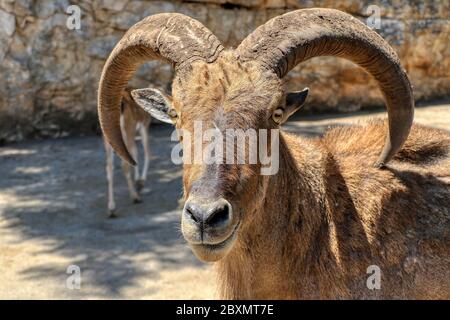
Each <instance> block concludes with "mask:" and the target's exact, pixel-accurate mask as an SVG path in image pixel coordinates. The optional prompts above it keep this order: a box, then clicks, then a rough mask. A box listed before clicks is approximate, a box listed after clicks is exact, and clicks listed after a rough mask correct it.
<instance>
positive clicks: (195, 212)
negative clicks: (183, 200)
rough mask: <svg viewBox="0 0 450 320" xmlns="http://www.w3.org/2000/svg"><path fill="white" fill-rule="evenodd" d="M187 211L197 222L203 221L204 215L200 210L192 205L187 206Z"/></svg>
mask: <svg viewBox="0 0 450 320" xmlns="http://www.w3.org/2000/svg"><path fill="white" fill-rule="evenodd" d="M185 210H186V213H187V214H188V215H189V217H190V218H191V219H192V220H194V222H195V223H200V222H201V221H202V215H201V213H199V210H198V209H197V208H195V207H194V206H192V205H187V206H186V209H185Z"/></svg>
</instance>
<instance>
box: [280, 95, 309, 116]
mask: <svg viewBox="0 0 450 320" xmlns="http://www.w3.org/2000/svg"><path fill="white" fill-rule="evenodd" d="M308 91H309V88H305V89H303V90H301V91H294V92H289V93H288V94H287V95H286V108H285V110H284V112H285V117H286V119H285V121H286V120H287V118H289V117H290V116H291V115H293V114H294V113H295V112H297V111H298V110H299V109H300V108H301V107H302V106H303V104H304V103H305V101H306V97H307V96H308Z"/></svg>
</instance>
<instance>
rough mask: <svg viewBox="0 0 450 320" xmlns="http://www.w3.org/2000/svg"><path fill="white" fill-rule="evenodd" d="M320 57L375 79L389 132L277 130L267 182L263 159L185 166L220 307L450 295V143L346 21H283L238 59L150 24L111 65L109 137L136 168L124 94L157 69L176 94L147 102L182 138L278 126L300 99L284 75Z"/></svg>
mask: <svg viewBox="0 0 450 320" xmlns="http://www.w3.org/2000/svg"><path fill="white" fill-rule="evenodd" d="M317 56H336V57H342V58H346V59H348V60H350V61H353V62H354V63H356V64H358V65H359V66H361V67H362V68H363V69H365V70H366V71H367V72H368V73H369V74H371V75H372V76H373V77H374V78H375V79H376V81H377V82H378V84H379V87H380V89H381V91H382V93H383V95H384V97H385V101H386V105H387V112H388V120H387V121H386V122H385V121H370V122H368V123H365V124H361V125H355V126H351V127H345V128H337V129H333V130H331V131H328V132H327V133H326V134H325V136H323V137H322V138H316V139H307V138H303V137H300V136H295V135H291V134H287V133H284V132H282V130H281V133H280V134H279V150H278V152H279V170H278V173H276V174H273V175H261V174H260V168H261V163H259V162H258V163H256V164H248V163H247V164H195V163H194V164H189V163H184V164H183V187H184V200H185V205H184V209H183V212H182V217H181V227H182V232H183V235H184V238H185V239H186V240H187V242H188V244H189V245H190V247H191V248H192V250H193V252H194V253H195V254H196V255H197V256H198V257H199V258H200V259H201V260H203V261H216V264H217V268H218V276H219V281H220V288H221V290H220V292H221V297H222V298H252V299H259V298H283V299H305V298H322V299H325V298H447V299H448V298H450V269H449V265H450V264H449V263H450V248H449V246H450V225H449V223H450V181H449V179H450V155H449V152H450V134H448V133H447V132H444V131H439V130H435V129H431V128H426V127H423V126H420V125H416V124H414V125H413V109H414V99H413V93H412V88H411V85H410V82H409V80H408V77H407V75H406V73H405V71H404V69H403V68H402V67H401V65H400V62H399V59H398V57H397V55H396V54H395V52H394V50H393V49H392V48H391V47H390V46H389V45H388V44H387V42H385V41H384V40H383V39H382V38H381V37H380V36H379V35H378V34H377V33H376V32H375V31H372V30H371V29H369V28H368V27H366V26H365V25H364V24H363V23H361V22H360V21H359V20H357V19H355V18H353V17H352V16H350V15H348V14H346V13H343V12H340V11H337V10H332V9H305V10H298V11H293V12H290V13H286V14H284V15H281V16H278V17H275V18H273V19H272V20H270V21H268V22H267V23H266V24H264V25H262V26H260V27H259V28H257V29H256V30H255V31H254V32H253V33H251V34H250V35H249V36H248V37H247V38H246V39H244V40H243V42H242V43H241V44H240V45H239V46H238V47H237V48H236V49H235V50H232V49H225V48H224V47H223V46H222V45H221V43H220V42H219V40H218V39H217V38H216V37H215V36H214V35H213V34H212V33H211V32H210V31H209V30H208V29H206V28H205V27H204V26H203V25H201V24H200V23H199V22H197V21H195V20H193V19H191V18H189V17H187V16H184V15H181V14H174V13H170V14H158V15H154V16H150V17H147V18H146V19H144V20H142V21H140V22H139V23H137V24H136V25H134V26H133V27H132V28H130V29H129V30H128V32H127V33H126V34H125V35H124V37H123V38H122V39H121V40H120V42H119V43H118V44H117V46H116V47H115V48H114V50H113V52H112V53H111V55H110V57H109V58H108V60H107V62H106V64H105V66H104V69H103V73H102V77H101V80H100V88H99V101H98V106H99V110H98V111H99V118H100V122H101V126H102V129H103V132H104V135H105V137H106V139H107V140H108V141H109V142H110V143H111V145H112V146H113V148H114V150H115V151H116V152H117V153H118V154H119V155H120V156H121V157H122V158H123V159H125V160H126V161H128V162H129V163H131V164H134V160H133V158H132V157H131V156H130V154H129V153H128V151H127V148H126V146H125V144H124V142H123V139H122V134H121V131H120V123H119V117H120V100H121V96H120V92H121V90H122V88H123V87H125V86H126V84H127V82H128V80H129V79H130V78H131V77H132V75H133V73H134V71H135V70H136V68H137V67H138V66H139V65H140V64H141V63H143V62H144V61H147V60H154V59H160V60H164V61H166V62H169V63H171V64H172V65H173V66H174V67H175V70H176V73H175V76H174V80H173V87H172V97H170V96H168V95H165V94H163V93H162V92H160V91H157V90H153V89H139V90H136V91H133V92H132V95H133V97H134V98H135V100H136V102H137V103H138V104H139V105H141V106H142V107H143V108H144V109H145V110H147V111H148V112H150V113H152V114H155V115H156V117H159V118H163V119H164V120H165V121H168V122H171V123H173V124H174V125H175V127H176V128H178V129H184V130H188V131H191V132H192V131H193V129H194V122H195V121H202V124H203V130H207V129H210V128H215V129H216V130H219V131H220V132H224V131H226V129H229V128H233V129H242V130H247V129H256V130H260V129H278V128H279V127H280V125H281V124H282V123H283V122H285V121H286V120H287V118H288V117H289V116H290V115H291V114H293V113H294V112H295V111H296V110H297V109H298V108H299V107H300V106H301V105H302V103H303V101H304V99H305V96H306V94H307V90H303V91H300V92H297V93H291V94H286V93H285V89H284V87H285V76H286V74H287V73H288V72H289V71H290V70H291V69H292V68H294V67H295V66H296V65H298V64H299V63H301V62H302V61H305V60H308V59H310V58H313V57H317ZM270 132H272V131H270ZM272 135H273V134H271V136H269V139H268V141H269V140H270V139H271V138H272ZM383 145H384V146H383ZM372 266H376V267H375V268H374V267H372ZM372 269H373V270H378V271H380V272H381V274H380V278H379V280H380V281H381V282H380V283H379V290H378V289H377V288H375V289H374V290H371V289H373V288H372V287H371V286H368V285H367V280H368V277H369V276H370V274H367V271H368V270H369V271H370V270H372ZM369 280H370V279H369ZM376 287H378V286H376Z"/></svg>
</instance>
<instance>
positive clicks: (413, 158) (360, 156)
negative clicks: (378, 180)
mask: <svg viewBox="0 0 450 320" xmlns="http://www.w3.org/2000/svg"><path fill="white" fill-rule="evenodd" d="M387 131H388V126H387V121H384V120H371V121H367V122H364V123H363V122H361V123H357V124H354V125H350V126H342V127H336V128H332V129H330V130H328V131H327V132H326V133H325V135H324V137H323V138H322V142H323V144H324V145H325V146H326V148H327V150H328V151H329V152H330V154H331V155H332V156H333V157H334V158H335V159H336V160H337V161H339V162H341V161H345V160H350V159H352V161H356V162H358V163H362V164H370V163H374V162H375V161H376V159H377V157H378V156H379V154H380V153H381V150H382V149H383V146H384V143H385V139H386V134H387ZM391 163H393V164H395V163H397V164H405V165H406V164H410V165H412V166H419V167H426V166H434V165H436V164H439V165H440V166H444V167H445V166H450V133H449V132H447V131H444V130H439V129H434V128H430V127H426V126H422V125H419V124H414V125H413V126H412V128H411V132H410V134H409V136H408V139H407V140H406V142H405V144H404V146H403V147H402V149H401V150H400V151H399V152H398V153H397V155H396V156H395V157H394V159H393V160H392V161H391ZM449 169H450V167H449Z"/></svg>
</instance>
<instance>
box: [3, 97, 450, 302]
mask: <svg viewBox="0 0 450 320" xmlns="http://www.w3.org/2000/svg"><path fill="white" fill-rule="evenodd" d="M384 116H385V113H384V112H376V113H370V114H368V113H358V114H352V115H334V116H333V115H332V116H321V117H308V118H303V119H298V120H297V121H293V122H290V123H288V124H287V125H285V129H286V130H289V131H293V132H297V133H299V134H304V135H317V134H321V133H322V132H323V131H324V130H325V129H326V128H327V127H329V126H332V125H346V124H349V123H351V122H355V121H360V120H363V119H366V118H368V117H384ZM415 119H416V122H419V123H423V124H427V125H431V126H435V127H439V128H443V129H446V130H450V104H441V105H432V106H427V107H421V108H417V109H416V117H415ZM170 133H171V128H170V127H168V126H163V125H158V126H154V127H151V128H150V135H151V149H152V153H153V158H152V161H151V164H150V172H149V177H148V182H147V185H146V187H145V189H144V190H143V200H144V202H143V203H141V204H132V203H131V201H130V200H129V198H128V192H127V188H126V183H125V180H124V178H123V175H122V173H121V172H120V163H119V161H116V163H115V164H116V165H115V167H116V202H117V206H118V212H119V214H120V217H119V218H117V219H107V218H106V203H107V198H106V177H105V159H104V149H103V144H102V141H101V138H100V137H86V138H67V139H58V140H46V141H33V142H26V143H19V144H14V145H9V146H6V147H2V148H0V299H17V298H18V299H26V298H31V299H56V298H60V299H80V298H85V299H96V298H99V299H103V298H111V299H131V298H133V299H211V298H214V297H215V277H214V272H213V266H212V265H207V264H204V263H201V262H199V261H198V260H197V259H196V258H195V257H194V256H193V254H192V253H191V251H190V250H189V248H188V247H187V245H186V244H185V242H184V240H183V238H182V236H181V233H180V230H179V212H180V211H179V209H180V206H179V203H178V199H179V198H180V195H181V167H180V166H175V165H174V164H172V162H171V161H170V151H171V147H172V146H173V145H174V143H173V142H170ZM70 265H76V266H78V267H79V268H80V270H81V288H80V289H69V288H68V287H67V286H66V280H67V278H68V277H69V276H70V274H67V272H66V271H67V268H68V267H69V266H70Z"/></svg>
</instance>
